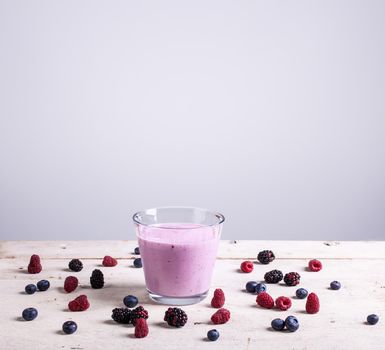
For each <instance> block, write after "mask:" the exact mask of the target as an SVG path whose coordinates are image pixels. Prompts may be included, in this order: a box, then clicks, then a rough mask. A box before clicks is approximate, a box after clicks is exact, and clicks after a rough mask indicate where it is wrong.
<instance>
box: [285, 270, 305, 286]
mask: <svg viewBox="0 0 385 350" xmlns="http://www.w3.org/2000/svg"><path fill="white" fill-rule="evenodd" d="M300 279H301V276H300V275H299V273H298V272H289V273H287V274H286V275H285V278H284V279H283V281H284V282H285V283H286V284H287V285H288V286H290V287H292V286H296V285H297V284H299V281H300Z"/></svg>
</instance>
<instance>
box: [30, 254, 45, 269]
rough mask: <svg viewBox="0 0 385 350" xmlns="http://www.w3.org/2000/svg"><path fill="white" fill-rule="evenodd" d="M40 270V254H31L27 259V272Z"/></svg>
mask: <svg viewBox="0 0 385 350" xmlns="http://www.w3.org/2000/svg"><path fill="white" fill-rule="evenodd" d="M41 270H42V266H41V262H40V256H39V255H36V254H33V255H32V256H31V258H30V260H29V265H28V272H29V273H39V272H41Z"/></svg>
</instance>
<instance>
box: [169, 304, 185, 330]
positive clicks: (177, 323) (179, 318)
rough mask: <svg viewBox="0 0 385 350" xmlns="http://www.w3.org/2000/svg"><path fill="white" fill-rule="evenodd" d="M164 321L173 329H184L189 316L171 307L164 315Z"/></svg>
mask: <svg viewBox="0 0 385 350" xmlns="http://www.w3.org/2000/svg"><path fill="white" fill-rule="evenodd" d="M164 320H165V321H166V322H167V323H168V324H169V325H170V326H173V327H183V326H184V325H185V324H186V322H187V314H186V313H185V312H184V311H183V310H182V309H180V308H178V307H169V308H168V309H167V311H166V312H165V314H164Z"/></svg>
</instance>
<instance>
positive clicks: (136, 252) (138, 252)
mask: <svg viewBox="0 0 385 350" xmlns="http://www.w3.org/2000/svg"><path fill="white" fill-rule="evenodd" d="M134 254H135V255H140V250H139V247H136V248H135V249H134Z"/></svg>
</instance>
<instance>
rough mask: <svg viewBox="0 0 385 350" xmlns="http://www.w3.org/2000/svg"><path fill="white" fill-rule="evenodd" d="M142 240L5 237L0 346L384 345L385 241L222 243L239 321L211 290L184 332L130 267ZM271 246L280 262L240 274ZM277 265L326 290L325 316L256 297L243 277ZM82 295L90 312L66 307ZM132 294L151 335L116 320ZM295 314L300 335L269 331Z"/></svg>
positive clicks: (0, 263) (224, 277)
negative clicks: (110, 263) (78, 263)
mask: <svg viewBox="0 0 385 350" xmlns="http://www.w3.org/2000/svg"><path fill="white" fill-rule="evenodd" d="M135 246H136V242H134V241H71V242H65V241H63V242H61V241H48V242H41V241H28V242H17V241H3V242H0V284H1V298H0V307H1V325H0V349H1V350H3V349H4V350H5V349H29V350H32V349H69V350H71V349H73V350H76V349H121V348H122V349H123V348H124V349H139V350H140V349H151V348H153V347H157V348H161V349H163V348H164V349H170V350H173V349H178V350H180V349H186V350H190V349H245V350H246V349H309V350H310V349H312V350H313V349H315V350H317V349H385V242H310V241H307V242H303V241H285V242H283V241H237V242H236V243H234V242H232V241H222V242H221V246H220V251H219V254H218V260H217V263H216V267H215V272H214V279H213V283H212V290H214V289H215V288H222V289H223V290H224V291H225V293H226V305H225V307H226V308H228V309H229V310H230V311H231V313H232V318H231V320H230V322H229V323H227V324H225V325H219V326H214V325H212V324H211V323H210V316H211V314H212V313H213V312H214V311H215V310H214V309H212V308H211V307H210V299H211V295H210V297H209V298H207V299H206V300H205V301H203V302H201V303H200V304H197V305H191V306H186V307H183V309H184V310H185V311H186V312H187V314H188V316H189V321H188V323H187V324H186V326H185V327H184V328H181V329H172V328H169V327H168V326H166V324H165V323H164V322H163V314H164V311H165V309H166V306H163V305H157V304H154V303H153V302H151V301H150V300H149V299H148V297H147V294H146V291H145V287H144V278H143V271H142V269H135V268H133V267H132V259H133V258H134V255H133V254H132V252H133V249H134V247H135ZM263 249H272V250H273V251H274V252H275V254H276V256H277V259H276V260H275V261H274V262H273V263H271V264H270V265H267V266H266V265H261V264H258V263H256V264H255V265H254V271H253V272H252V273H250V274H244V273H241V272H239V265H240V262H241V261H242V260H244V259H246V258H250V259H255V258H256V255H257V253H258V251H260V250H263ZM34 253H36V254H39V255H40V256H41V258H42V264H43V271H42V272H41V273H40V274H38V275H30V274H28V273H26V268H27V265H28V262H29V257H30V255H31V254H34ZM104 255H112V256H115V257H117V258H119V264H118V266H116V267H112V268H107V267H102V266H101V260H102V257H103V256H104ZM74 257H77V258H80V259H82V260H83V263H84V269H83V270H82V271H81V272H79V273H74V272H71V271H69V270H68V268H67V266H68V262H69V260H70V259H71V258H74ZM310 258H320V259H321V260H322V262H323V264H324V268H323V270H322V271H321V272H318V273H314V272H308V271H306V266H307V261H308V260H309V259H310ZM95 268H100V269H102V271H103V272H104V274H105V280H106V286H105V288H103V289H101V290H94V289H92V288H90V287H89V276H90V274H91V271H92V270H93V269H95ZM274 268H277V269H280V270H282V271H283V272H290V271H298V272H299V273H300V274H301V276H302V278H301V284H300V286H302V287H304V288H307V289H308V290H309V291H314V292H316V293H317V294H318V295H319V297H320V300H321V311H320V313H319V314H316V315H308V314H306V313H305V312H304V310H305V301H304V300H298V299H295V298H293V299H292V301H293V306H292V308H291V309H290V310H289V311H286V312H282V311H277V310H265V309H262V308H260V307H258V306H257V305H256V303H255V296H254V295H251V294H249V293H246V292H245V291H244V286H245V283H246V282H247V281H249V280H262V279H263V275H264V273H265V272H266V271H269V270H271V269H274ZM69 275H76V276H78V278H79V280H80V283H81V286H80V287H79V288H78V290H76V291H75V292H73V293H70V294H67V293H65V292H64V291H63V282H64V279H65V277H66V276H69ZM40 279H48V280H50V282H51V288H50V289H49V290H48V291H46V292H37V293H35V294H34V295H26V294H25V293H24V286H25V285H26V284H28V283H36V282H37V281H38V280H40ZM332 280H339V281H341V283H342V285H343V287H342V289H341V290H340V291H332V290H330V289H328V286H329V283H330V282H331V281H332ZM268 289H269V290H268V291H269V293H270V294H271V295H272V296H273V297H278V296H280V295H285V296H290V297H292V296H293V295H294V294H295V290H296V288H295V287H286V286H284V285H281V284H280V285H268ZM212 290H211V293H212ZM79 294H86V295H88V297H89V300H90V303H91V307H90V309H89V310H87V311H85V312H78V313H73V312H70V311H68V309H67V304H68V301H69V300H72V299H73V298H74V297H75V296H77V295H79ZM127 294H134V295H137V296H138V297H139V299H140V302H141V304H142V305H143V306H144V307H145V308H146V309H147V310H148V311H149V314H150V318H149V320H148V321H149V327H150V334H149V336H148V337H147V338H145V339H136V338H134V337H133V331H134V330H133V327H132V326H127V325H119V324H116V323H115V322H113V321H112V320H111V318H110V315H111V310H112V309H113V308H114V307H119V306H122V299H123V297H124V296H125V295H127ZM31 306H32V307H36V308H37V309H38V311H39V316H38V318H37V319H36V320H34V321H32V322H25V321H22V320H21V319H20V315H21V312H22V310H23V309H24V308H26V307H31ZM370 313H377V314H378V315H379V316H380V322H379V323H378V324H377V325H376V326H369V325H367V324H365V320H366V316H367V315H368V314H370ZM290 314H293V315H295V316H296V317H297V318H298V319H299V321H300V329H299V330H298V331H297V332H295V333H286V332H275V331H272V330H271V328H270V322H271V320H272V319H273V318H276V317H281V318H284V317H286V316H288V315H290ZM66 320H75V321H76V322H77V323H78V327H79V328H78V331H77V332H76V333H75V334H73V335H64V334H63V333H62V331H61V326H62V323H63V322H64V321H66ZM212 328H217V329H218V330H219V331H220V333H221V336H220V339H219V340H218V341H217V342H208V341H206V339H205V338H206V333H207V331H208V330H209V329H212Z"/></svg>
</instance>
